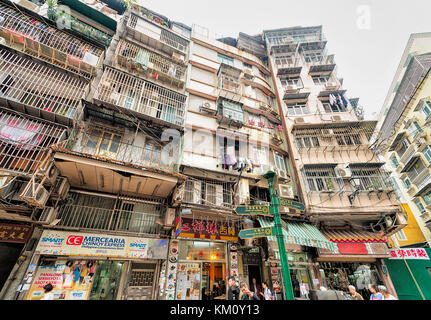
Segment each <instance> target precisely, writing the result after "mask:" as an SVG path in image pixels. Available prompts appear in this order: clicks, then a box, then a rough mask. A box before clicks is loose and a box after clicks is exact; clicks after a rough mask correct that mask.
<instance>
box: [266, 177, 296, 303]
mask: <svg viewBox="0 0 431 320" xmlns="http://www.w3.org/2000/svg"><path fill="white" fill-rule="evenodd" d="M263 177H264V178H265V179H267V180H268V186H269V194H270V196H271V203H272V205H271V206H270V207H269V213H270V214H272V215H273V217H274V230H273V231H274V234H275V236H276V238H277V243H278V253H279V254H280V262H281V274H282V276H283V283H284V290H283V291H284V294H285V296H286V300H294V299H295V298H294V296H293V288H292V280H291V278H290V271H289V262H288V261H287V255H286V247H285V246H284V237H283V230H282V226H281V219H280V211H279V210H278V207H279V205H280V198H279V197H278V196H277V193H276V192H275V191H274V179H275V178H276V174H275V172H273V171H268V172H267V173H265V174H264V175H263Z"/></svg>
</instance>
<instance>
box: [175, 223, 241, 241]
mask: <svg viewBox="0 0 431 320" xmlns="http://www.w3.org/2000/svg"><path fill="white" fill-rule="evenodd" d="M178 236H179V237H184V238H200V239H212V240H215V239H217V240H227V241H235V242H236V241H238V228H237V227H236V225H235V224H234V223H231V224H229V223H228V222H226V221H214V220H201V219H192V218H181V227H180V233H179V235H178Z"/></svg>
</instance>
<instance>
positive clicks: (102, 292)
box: [89, 261, 124, 300]
mask: <svg viewBox="0 0 431 320" xmlns="http://www.w3.org/2000/svg"><path fill="white" fill-rule="evenodd" d="M123 264H124V262H121V261H99V262H98V264H97V268H96V274H95V277H94V280H93V285H92V287H91V291H90V298H89V299H90V300H116V298H117V293H118V286H119V285H120V279H121V272H122V270H123Z"/></svg>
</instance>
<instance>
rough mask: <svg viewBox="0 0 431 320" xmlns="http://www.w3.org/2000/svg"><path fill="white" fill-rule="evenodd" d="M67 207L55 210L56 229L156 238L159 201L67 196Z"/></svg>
mask: <svg viewBox="0 0 431 320" xmlns="http://www.w3.org/2000/svg"><path fill="white" fill-rule="evenodd" d="M69 196H70V202H71V203H70V204H65V205H62V206H60V207H59V208H58V213H57V217H56V218H57V219H60V222H59V223H58V226H60V227H70V228H78V229H80V230H103V231H119V232H124V233H133V234H148V235H157V234H159V232H160V226H159V225H158V224H157V222H156V220H157V219H158V218H160V217H161V206H162V202H161V201H160V200H154V199H147V200H141V201H142V202H134V201H133V199H130V200H126V199H127V198H124V197H119V199H112V198H103V197H97V196H90V195H83V194H77V193H71V194H70V195H69Z"/></svg>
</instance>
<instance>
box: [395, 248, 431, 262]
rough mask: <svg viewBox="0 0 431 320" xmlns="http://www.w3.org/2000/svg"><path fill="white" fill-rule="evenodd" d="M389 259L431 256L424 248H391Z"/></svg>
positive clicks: (427, 257) (415, 258)
mask: <svg viewBox="0 0 431 320" xmlns="http://www.w3.org/2000/svg"><path fill="white" fill-rule="evenodd" d="M389 254H390V258H389V259H393V260H395V259H397V260H399V259H409V260H413V259H414V260H429V259H430V258H429V256H428V254H427V252H426V250H425V249H424V248H411V249H391V250H390V251H389Z"/></svg>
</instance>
